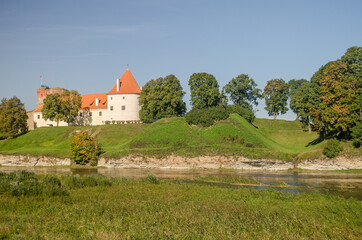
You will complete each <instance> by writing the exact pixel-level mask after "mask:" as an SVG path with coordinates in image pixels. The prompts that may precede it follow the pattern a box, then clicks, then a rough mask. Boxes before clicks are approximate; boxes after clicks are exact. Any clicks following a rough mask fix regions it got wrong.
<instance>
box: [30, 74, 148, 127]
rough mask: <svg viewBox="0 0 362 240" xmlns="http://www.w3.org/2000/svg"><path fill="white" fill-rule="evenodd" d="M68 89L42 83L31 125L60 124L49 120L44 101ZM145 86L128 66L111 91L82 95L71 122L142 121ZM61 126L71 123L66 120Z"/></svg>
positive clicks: (76, 123) (91, 123)
mask: <svg viewBox="0 0 362 240" xmlns="http://www.w3.org/2000/svg"><path fill="white" fill-rule="evenodd" d="M65 91H67V90H66V89H64V88H59V87H55V88H49V87H46V86H42V87H40V88H38V89H37V102H36V109H35V110H34V111H32V112H30V113H28V116H29V120H28V127H29V129H35V128H38V127H46V126H57V123H56V122H54V121H50V120H45V119H44V118H43V115H42V112H41V110H42V108H43V101H44V99H45V98H46V96H47V95H49V94H55V93H58V94H62V93H64V92H65ZM140 93H141V89H140V87H139V86H138V84H137V82H136V80H135V78H134V77H133V75H132V73H131V71H130V70H129V69H127V70H126V71H125V72H124V73H123V75H122V77H121V78H117V79H116V84H115V85H114V87H113V88H112V89H111V90H110V91H109V92H108V93H98V94H88V95H81V98H82V106H81V109H80V110H79V113H78V116H77V118H76V119H75V121H74V122H73V123H72V124H71V125H82V126H85V125H102V124H116V123H134V122H139V121H140V118H139V111H140V110H141V107H140V105H139V103H138V98H139V95H140ZM59 126H68V124H67V123H66V122H64V121H60V122H59Z"/></svg>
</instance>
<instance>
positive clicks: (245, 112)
mask: <svg viewBox="0 0 362 240" xmlns="http://www.w3.org/2000/svg"><path fill="white" fill-rule="evenodd" d="M226 110H227V112H228V114H229V115H230V114H232V113H237V114H239V115H240V116H241V117H243V118H245V119H246V121H248V122H250V123H252V122H253V121H254V119H255V115H254V112H253V110H252V109H248V108H245V107H242V106H239V105H228V106H226Z"/></svg>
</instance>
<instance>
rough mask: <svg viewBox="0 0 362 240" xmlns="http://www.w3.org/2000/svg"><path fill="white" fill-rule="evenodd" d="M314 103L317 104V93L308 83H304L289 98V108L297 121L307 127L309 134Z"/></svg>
mask: <svg viewBox="0 0 362 240" xmlns="http://www.w3.org/2000/svg"><path fill="white" fill-rule="evenodd" d="M316 103H319V95H318V92H317V91H315V88H314V87H313V84H312V83H310V82H308V81H307V82H304V83H303V84H302V85H301V86H300V87H299V88H298V89H297V90H296V91H295V92H294V94H293V95H292V96H291V98H290V108H291V109H292V110H293V112H295V113H296V114H297V116H298V119H300V121H301V122H303V123H305V124H306V125H307V126H308V130H309V133H311V132H312V122H313V121H312V116H311V113H312V108H313V106H315V105H316Z"/></svg>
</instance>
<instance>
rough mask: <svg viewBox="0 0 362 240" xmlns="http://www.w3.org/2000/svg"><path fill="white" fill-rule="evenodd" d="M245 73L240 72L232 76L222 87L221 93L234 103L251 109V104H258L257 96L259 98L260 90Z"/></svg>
mask: <svg viewBox="0 0 362 240" xmlns="http://www.w3.org/2000/svg"><path fill="white" fill-rule="evenodd" d="M257 86H258V85H257V84H256V83H255V82H254V80H253V79H252V78H249V76H248V75H247V74H240V75H239V76H237V77H236V78H233V79H232V80H231V81H230V82H229V83H228V84H226V85H225V86H224V88H223V93H225V94H226V95H227V96H229V99H230V100H231V101H232V102H233V103H234V104H235V105H239V106H242V107H244V108H247V109H252V104H253V105H255V106H257V105H258V98H261V96H262V95H261V90H260V89H258V88H257Z"/></svg>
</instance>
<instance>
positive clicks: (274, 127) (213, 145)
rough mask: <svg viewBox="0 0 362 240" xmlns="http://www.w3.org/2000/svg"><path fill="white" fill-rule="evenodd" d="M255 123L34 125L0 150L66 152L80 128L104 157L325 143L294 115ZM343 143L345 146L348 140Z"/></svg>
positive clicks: (281, 152)
mask: <svg viewBox="0 0 362 240" xmlns="http://www.w3.org/2000/svg"><path fill="white" fill-rule="evenodd" d="M254 125H255V126H257V127H254V126H253V125H251V124H250V123H248V122H247V121H246V120H245V119H243V118H241V117H240V116H239V115H236V114H232V115H230V117H229V118H228V119H227V120H224V121H220V122H218V123H216V124H215V125H214V126H212V127H208V128H199V127H196V126H189V125H188V124H187V123H186V122H185V119H184V118H167V119H161V120H159V121H157V122H155V123H152V124H129V125H102V126H94V127H53V128H38V129H36V130H34V131H31V132H29V133H27V134H25V135H23V136H21V137H18V138H16V139H10V140H4V141H0V152H1V153H5V154H33V155H41V154H43V155H52V156H57V157H69V155H70V152H69V144H70V141H71V136H72V134H73V133H74V132H75V131H79V130H85V131H88V132H89V133H91V134H92V136H94V137H95V138H96V139H97V140H98V141H99V142H100V143H101V144H102V146H103V148H104V150H105V152H106V153H105V156H107V157H120V156H124V155H127V154H144V155H153V156H165V155H169V154H176V155H181V156H198V155H216V154H225V155H232V154H237V155H243V156H246V157H250V158H263V157H268V158H280V159H289V160H290V159H291V158H292V156H298V157H299V158H307V157H319V156H321V154H322V148H323V146H324V145H325V143H324V142H322V143H319V144H314V145H310V146H308V144H309V143H311V142H313V141H315V140H316V139H317V138H318V135H317V134H316V133H312V134H309V133H308V132H307V131H305V130H304V129H303V127H302V125H301V124H300V123H299V122H298V121H284V120H268V119H256V121H255V122H254ZM344 145H345V146H346V147H347V148H348V144H344ZM346 147H345V148H346ZM352 152H353V151H352ZM360 153H361V151H360V150H356V151H355V154H357V155H358V154H360Z"/></svg>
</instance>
